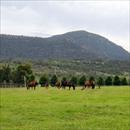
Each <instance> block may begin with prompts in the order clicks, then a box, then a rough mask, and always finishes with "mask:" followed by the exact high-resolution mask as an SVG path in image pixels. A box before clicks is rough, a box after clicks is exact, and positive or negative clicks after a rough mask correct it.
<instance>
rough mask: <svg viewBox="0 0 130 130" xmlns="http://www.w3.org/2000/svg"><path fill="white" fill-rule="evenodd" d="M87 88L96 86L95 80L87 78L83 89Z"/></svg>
mask: <svg viewBox="0 0 130 130" xmlns="http://www.w3.org/2000/svg"><path fill="white" fill-rule="evenodd" d="M85 88H92V89H94V88H95V82H94V81H93V80H87V81H85V83H84V87H83V88H82V89H81V90H84V89H85Z"/></svg>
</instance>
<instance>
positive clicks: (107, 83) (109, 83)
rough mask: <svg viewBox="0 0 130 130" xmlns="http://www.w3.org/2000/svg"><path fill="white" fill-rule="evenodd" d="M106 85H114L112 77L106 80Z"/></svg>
mask: <svg viewBox="0 0 130 130" xmlns="http://www.w3.org/2000/svg"><path fill="white" fill-rule="evenodd" d="M105 85H108V86H109V85H112V77H111V76H108V77H107V78H106V80H105Z"/></svg>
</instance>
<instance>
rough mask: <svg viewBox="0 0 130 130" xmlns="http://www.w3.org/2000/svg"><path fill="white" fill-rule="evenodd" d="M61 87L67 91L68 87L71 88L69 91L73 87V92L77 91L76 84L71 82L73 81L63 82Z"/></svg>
mask: <svg viewBox="0 0 130 130" xmlns="http://www.w3.org/2000/svg"><path fill="white" fill-rule="evenodd" d="M61 87H62V88H63V89H65V88H66V87H69V90H70V89H71V87H72V88H73V90H75V84H74V83H73V82H71V81H66V80H65V81H62V82H61Z"/></svg>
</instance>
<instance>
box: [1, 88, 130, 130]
mask: <svg viewBox="0 0 130 130" xmlns="http://www.w3.org/2000/svg"><path fill="white" fill-rule="evenodd" d="M0 91H1V104H0V109H1V114H0V125H1V130H130V87H103V88H101V89H95V90H91V89H89V90H85V91H81V90H80V89H77V90H76V91H73V90H71V91H69V90H58V89H55V88H50V89H48V90H46V89H45V88H37V89H36V91H33V90H29V91H27V90H26V89H25V88H12V89H11V88H3V89H0Z"/></svg>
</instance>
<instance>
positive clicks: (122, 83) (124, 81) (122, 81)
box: [121, 77, 128, 85]
mask: <svg viewBox="0 0 130 130" xmlns="http://www.w3.org/2000/svg"><path fill="white" fill-rule="evenodd" d="M121 85H128V81H127V79H126V78H125V77H124V78H123V79H121Z"/></svg>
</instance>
